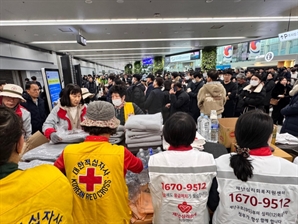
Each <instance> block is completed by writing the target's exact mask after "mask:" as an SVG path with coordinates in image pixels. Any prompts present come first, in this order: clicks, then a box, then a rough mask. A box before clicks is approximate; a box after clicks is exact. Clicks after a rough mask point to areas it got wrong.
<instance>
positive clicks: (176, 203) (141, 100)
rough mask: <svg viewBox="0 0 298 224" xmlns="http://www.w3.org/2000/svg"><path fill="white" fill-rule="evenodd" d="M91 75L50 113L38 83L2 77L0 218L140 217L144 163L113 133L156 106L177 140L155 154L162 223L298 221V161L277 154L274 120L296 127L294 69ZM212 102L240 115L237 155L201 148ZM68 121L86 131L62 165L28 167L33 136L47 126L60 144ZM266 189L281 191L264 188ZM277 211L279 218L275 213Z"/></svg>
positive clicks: (293, 130) (105, 220) (157, 217)
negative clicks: (133, 203) (136, 198)
mask: <svg viewBox="0 0 298 224" xmlns="http://www.w3.org/2000/svg"><path fill="white" fill-rule="evenodd" d="M291 71H294V69H292V70H291ZM289 78H290V79H289ZM292 78H293V79H294V80H291V79H292ZM87 79H88V80H87ZM87 79H86V81H84V82H83V85H84V86H83V87H80V86H78V85H76V84H68V85H67V86H65V88H64V89H63V90H62V91H61V93H60V99H59V101H58V102H57V105H56V106H55V107H54V108H53V109H52V110H51V112H50V113H49V114H47V113H46V109H45V108H46V107H45V105H44V100H43V99H42V98H41V97H40V90H41V87H40V86H39V85H38V84H36V82H34V80H32V81H28V82H27V83H26V87H25V92H24V91H23V89H22V88H21V87H20V86H17V85H15V84H3V85H2V86H1V92H0V100H1V106H0V141H1V143H2V149H1V150H0V189H1V191H0V198H2V200H0V223H53V222H55V223H79V224H87V223H88V224H89V223H100V224H118V223H119V224H120V223H126V224H128V223H130V216H131V210H130V208H129V206H128V203H127V202H128V190H127V186H126V183H125V175H126V173H127V172H128V171H131V172H134V173H140V172H141V171H142V170H143V168H144V167H143V163H142V161H141V160H140V159H139V158H137V157H135V156H134V155H133V154H132V153H131V152H130V151H129V149H127V148H126V147H125V146H122V145H116V144H111V143H109V138H110V136H111V135H113V134H115V133H116V130H117V128H118V127H119V125H123V124H125V122H126V121H127V119H128V118H129V116H132V115H136V114H146V113H148V114H155V113H158V112H161V113H162V116H163V118H164V127H163V130H162V132H163V136H164V139H165V141H166V142H167V143H169V145H170V147H169V149H168V151H166V152H162V153H158V154H156V155H152V156H151V157H150V159H149V165H148V166H149V176H150V183H149V188H150V192H151V197H152V204H153V208H154V218H153V222H154V223H155V224H164V223H171V224H176V223H177V224H178V223H202V224H208V223H209V220H211V219H212V222H213V223H215V224H217V223H220V224H224V223H237V224H238V223H255V222H256V221H255V220H259V219H260V217H261V216H263V219H264V220H268V223H270V222H271V223H278V222H279V223H296V222H297V219H298V213H297V211H298V207H297V206H298V203H297V202H298V184H297V179H298V176H297V174H298V166H297V165H295V164H293V163H291V162H289V161H286V160H284V159H281V158H279V157H274V156H272V152H271V149H270V145H269V142H271V138H272V132H273V124H283V127H282V132H289V133H290V134H293V135H294V136H298V133H297V132H298V122H297V121H298V83H297V81H296V80H295V79H297V77H296V78H295V77H292V76H291V75H290V76H289V75H288V70H287V69H279V70H275V69H269V70H267V71H264V70H261V69H260V70H258V71H257V70H247V71H246V72H245V71H241V69H236V70H235V71H234V70H224V71H216V70H210V71H208V72H207V74H203V73H202V72H193V71H188V72H186V73H185V74H183V73H177V72H173V73H167V74H164V75H163V74H156V75H152V74H149V75H147V76H141V75H139V74H135V75H132V76H128V75H123V76H116V75H113V74H110V75H109V76H107V77H98V79H97V78H96V77H92V76H90V77H89V78H88V76H87ZM100 92H101V94H99V93H100ZM274 99H275V100H274ZM267 100H268V101H269V103H268V104H267V103H266V102H267ZM270 105H271V106H272V107H273V111H272V116H271V117H270V116H269V112H270V107H271V106H270ZM266 106H269V110H266ZM267 109H268V108H267ZM211 110H216V112H217V115H218V117H233V116H239V119H238V120H237V123H236V128H235V137H236V141H237V147H236V153H233V154H231V155H230V154H227V155H223V156H221V157H219V158H217V159H214V158H213V156H212V154H208V153H207V152H202V151H198V150H196V149H194V148H192V146H191V143H192V142H193V141H194V139H195V136H196V120H197V118H198V117H199V115H200V113H204V114H205V115H210V112H211ZM266 112H267V114H266ZM28 126H29V127H28ZM58 129H64V130H76V129H81V130H84V131H85V132H86V133H88V136H87V137H86V139H85V141H84V142H82V143H78V144H71V145H68V146H67V147H66V148H65V149H64V150H63V152H62V154H61V155H60V157H59V158H58V159H57V161H56V162H55V163H54V166H52V165H42V166H38V167H35V168H33V169H28V170H25V171H22V170H19V169H18V162H19V161H20V160H21V158H22V155H23V153H24V147H23V146H24V141H25V140H26V139H28V138H30V135H31V134H34V132H36V131H41V132H42V133H43V134H44V135H45V136H46V137H47V138H48V139H49V140H51V141H52V143H54V144H57V143H60V142H61V141H62V137H63V136H61V135H59V132H58ZM55 167H56V168H55ZM57 168H58V169H57ZM59 170H60V171H59ZM252 189H254V190H252ZM263 190H266V192H271V193H268V195H266V196H265V195H261V193H262V191H263ZM273 192H275V193H274V194H273ZM277 192H281V193H280V194H279V193H277ZM264 194H265V193H264ZM4 198H5V200H4ZM53 199H56V200H53ZM241 206H242V207H244V208H245V209H246V210H245V209H243V211H242V210H241ZM256 209H258V210H259V211H255V213H253V211H254V210H256ZM273 210H274V214H279V215H276V217H275V216H273V215H269V213H270V214H271V213H272V214H273ZM250 211H251V212H250ZM257 212H259V213H262V214H258V213H257ZM263 213H264V214H263ZM210 214H211V215H212V214H213V217H212V216H210ZM240 214H241V215H240ZM248 214H249V215H248ZM247 217H248V218H247ZM277 217H278V218H277ZM270 219H271V220H273V221H269V220H270ZM274 220H275V221H274ZM276 220H277V221H276ZM51 221H52V222H51Z"/></svg>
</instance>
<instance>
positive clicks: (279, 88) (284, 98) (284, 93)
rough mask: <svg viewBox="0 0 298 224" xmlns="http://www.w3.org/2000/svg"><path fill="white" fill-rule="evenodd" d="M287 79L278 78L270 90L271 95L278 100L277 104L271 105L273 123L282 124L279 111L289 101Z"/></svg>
mask: <svg viewBox="0 0 298 224" xmlns="http://www.w3.org/2000/svg"><path fill="white" fill-rule="evenodd" d="M287 82H288V80H287V78H286V77H281V78H279V81H278V83H277V84H276V85H275V87H274V89H273V90H272V94H271V97H272V98H273V99H277V100H279V101H278V103H277V105H272V106H273V111H272V119H273V123H274V124H278V125H282V123H283V119H284V116H283V115H282V114H281V113H280V111H281V110H282V109H283V108H284V107H286V106H287V105H288V104H289V103H290V95H289V93H290V91H291V87H290V86H289V85H288V84H287Z"/></svg>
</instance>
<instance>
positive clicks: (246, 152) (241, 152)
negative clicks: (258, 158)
mask: <svg viewBox="0 0 298 224" xmlns="http://www.w3.org/2000/svg"><path fill="white" fill-rule="evenodd" d="M235 147H236V152H237V154H238V155H241V156H243V157H244V158H248V157H249V151H250V149H249V148H241V147H239V146H238V145H237V144H235Z"/></svg>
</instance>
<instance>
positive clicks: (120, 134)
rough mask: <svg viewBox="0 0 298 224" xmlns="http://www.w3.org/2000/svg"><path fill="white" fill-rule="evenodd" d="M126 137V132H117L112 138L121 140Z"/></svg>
mask: <svg viewBox="0 0 298 224" xmlns="http://www.w3.org/2000/svg"><path fill="white" fill-rule="evenodd" d="M121 137H124V131H117V132H116V134H114V135H111V137H110V138H121Z"/></svg>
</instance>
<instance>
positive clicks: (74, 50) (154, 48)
mask: <svg viewBox="0 0 298 224" xmlns="http://www.w3.org/2000/svg"><path fill="white" fill-rule="evenodd" d="M189 48H191V47H148V48H118V49H117V48H114V49H79V50H78V49H68V50H59V52H84V51H135V50H159V49H189Z"/></svg>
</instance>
